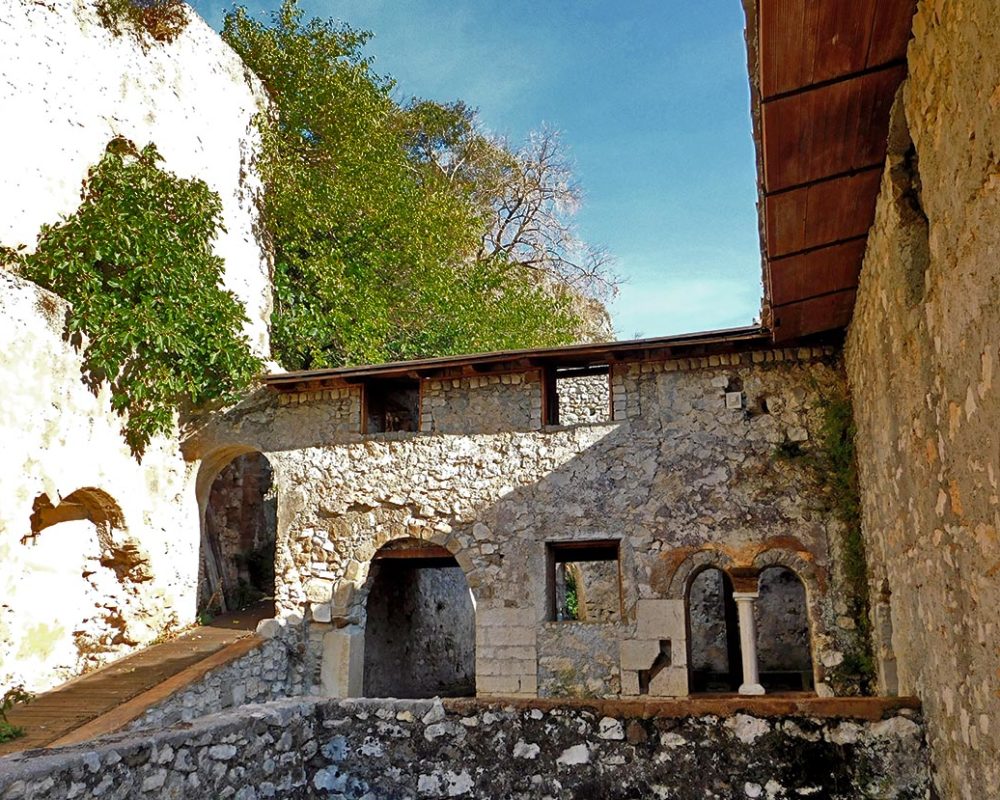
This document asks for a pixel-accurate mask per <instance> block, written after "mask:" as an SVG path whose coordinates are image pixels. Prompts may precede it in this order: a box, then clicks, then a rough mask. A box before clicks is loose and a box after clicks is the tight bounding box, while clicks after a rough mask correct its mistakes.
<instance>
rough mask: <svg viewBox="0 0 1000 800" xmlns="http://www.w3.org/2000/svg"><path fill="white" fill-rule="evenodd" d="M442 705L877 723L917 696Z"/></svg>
mask: <svg viewBox="0 0 1000 800" xmlns="http://www.w3.org/2000/svg"><path fill="white" fill-rule="evenodd" d="M442 703H443V704H444V707H445V708H446V709H447V710H449V711H453V712H454V713H457V714H472V713H475V712H478V711H480V710H482V709H483V708H487V707H490V706H494V707H495V706H505V707H513V708H523V709H525V710H528V709H535V708H537V709H540V710H542V711H550V710H553V709H558V708H572V709H590V710H593V711H594V712H595V713H597V714H601V715H602V716H606V717H628V718H640V719H650V718H654V717H667V718H682V717H703V716H709V715H711V716H717V717H731V716H734V715H736V714H750V715H752V716H755V717H788V716H801V717H816V718H820V719H854V720H865V721H868V722H878V721H880V720H883V719H886V718H888V717H891V716H893V715H895V714H896V713H898V712H899V711H901V710H911V711H915V712H919V711H920V700H919V699H918V698H916V697H818V696H817V695H814V694H809V693H805V692H788V693H781V694H773V695H763V696H756V697H746V696H743V695H738V694H712V695H693V696H689V697H677V698H658V699H655V700H654V699H642V700H638V699H618V698H594V699H590V698H570V697H560V698H556V697H524V696H517V697H512V696H500V695H490V696H480V697H460V698H445V699H444V700H442Z"/></svg>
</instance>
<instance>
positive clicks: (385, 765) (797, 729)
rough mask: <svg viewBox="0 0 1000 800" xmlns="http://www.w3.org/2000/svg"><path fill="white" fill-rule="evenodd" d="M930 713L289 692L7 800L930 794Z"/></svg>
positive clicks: (104, 749)
mask: <svg viewBox="0 0 1000 800" xmlns="http://www.w3.org/2000/svg"><path fill="white" fill-rule="evenodd" d="M927 784H928V777H927V767H926V764H925V753H924V747H923V737H922V731H921V726H920V720H919V718H918V717H916V716H915V714H914V713H913V712H911V711H897V712H889V713H888V714H887V715H886V717H885V718H884V719H881V720H878V721H865V720H858V719H818V718H811V717H808V716H801V715H799V716H785V717H773V718H765V717H758V716H752V715H749V714H736V715H733V716H730V717H727V718H722V717H719V716H714V715H712V716H708V715H706V716H687V717H684V716H681V717H653V718H647V717H645V716H643V715H641V714H637V713H635V712H632V713H630V712H629V711H628V710H626V709H622V710H621V711H620V712H615V711H610V712H609V713H607V714H606V713H605V712H604V711H601V710H598V709H591V708H587V707H559V706H553V707H547V708H526V707H514V706H486V705H481V704H474V703H468V702H466V703H461V702H459V703H454V704H452V703H448V704H447V706H445V705H442V704H441V702H440V701H427V700H424V701H400V700H395V701H394V700H354V701H340V702H335V701H329V700H327V701H315V700H314V701H303V700H284V701H279V702H276V703H269V704H267V705H262V706H256V707H253V708H251V709H241V710H240V711H237V712H230V713H228V714H221V715H218V716H214V717H208V718H205V719H203V720H199V721H196V722H195V723H194V724H193V725H191V726H190V727H184V728H175V729H172V730H164V731H156V732H151V733H144V734H142V735H129V734H121V735H117V736H113V737H108V738H105V739H103V740H98V741H95V742H93V743H88V744H86V745H81V746H78V747H74V748H66V749H61V750H55V751H34V754H33V755H21V756H13V757H10V758H7V759H3V760H0V798H3V800H63V799H64V798H69V797H72V798H76V800H89V799H90V798H94V797H116V798H123V797H130V798H133V797H134V798H142V797H156V798H163V800H181V799H182V798H188V797H219V798H223V797H232V798H235V800H265V798H279V797H280V798H313V797H316V798H319V797H354V798H362V797H365V798H376V797H377V798H384V799H385V800H398V799H399V798H417V797H420V798H429V799H430V798H444V797H467V798H500V797H503V798H524V799H525V800H526V799H527V798H543V797H547V798H552V799H553V800H555V799H556V798H567V799H568V798H574V797H584V796H588V797H600V798H604V800H618V798H632V797H663V798H666V797H669V798H674V799H675V800H733V798H762V799H763V798H767V800H777V798H791V797H822V798H825V799H826V800H862V799H863V798H879V799H880V800H918V799H919V800H923V798H925V797H926V796H927Z"/></svg>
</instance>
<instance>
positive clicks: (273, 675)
mask: <svg viewBox="0 0 1000 800" xmlns="http://www.w3.org/2000/svg"><path fill="white" fill-rule="evenodd" d="M289 672H290V670H289V652H288V646H287V645H286V644H285V642H284V641H283V640H282V639H280V638H270V639H265V640H264V641H263V643H261V644H260V646H258V647H255V648H253V649H252V650H250V652H248V653H246V655H243V656H240V657H239V658H237V659H235V660H233V661H230V662H229V663H228V664H224V665H222V666H220V667H217V668H215V669H212V670H210V671H209V672H207V673H205V675H204V676H203V677H202V678H200V679H199V680H197V681H194V682H192V683H189V684H188V685H186V686H185V687H184V688H183V689H182V690H180V691H178V692H176V693H175V694H173V695H171V696H170V697H168V698H167V699H166V700H164V701H162V702H160V703H157V704H156V705H155V706H152V707H150V708H148V709H147V710H146V711H145V712H144V713H143V714H142V716H141V717H138V718H137V719H135V720H134V721H132V722H131V723H129V725H128V726H127V727H126V728H125V730H130V731H132V730H146V729H154V728H166V727H170V726H172V725H177V724H178V723H188V722H191V721H192V720H195V719H198V718H199V717H204V716H207V715H209V714H217V713H218V712H220V711H224V710H226V709H228V708H234V707H237V706H244V705H251V704H257V703H267V702H270V701H271V700H277V699H279V698H282V697H286V696H288V694H289V692H288V686H287V680H288V675H289Z"/></svg>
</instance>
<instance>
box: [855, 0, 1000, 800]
mask: <svg viewBox="0 0 1000 800" xmlns="http://www.w3.org/2000/svg"><path fill="white" fill-rule="evenodd" d="M996 11H997V7H996V4H995V3H994V2H992V0H956V1H955V2H950V3H942V2H927V0H924V2H921V3H920V4H919V6H918V9H917V14H916V17H915V18H914V26H913V30H914V39H913V41H912V42H911V43H910V47H909V54H908V59H909V77H908V79H907V81H906V83H905V84H904V86H903V88H902V90H901V95H900V98H899V99H898V100H897V104H896V107H895V109H894V112H893V120H892V125H891V132H890V147H889V157H888V161H887V164H886V169H885V172H884V174H883V178H882V189H881V194H880V197H879V201H878V206H877V210H876V218H875V224H874V226H873V228H872V230H871V233H870V235H869V239H868V249H867V253H866V256H865V261H864V267H863V269H862V273H861V284H860V287H859V291H858V300H857V306H856V309H855V315H854V322H853V323H852V325H851V328H850V331H849V336H848V342H847V371H848V375H849V379H850V384H851V388H852V391H853V400H854V410H855V417H856V421H857V429H858V435H857V449H858V462H859V468H860V473H861V486H862V499H863V514H864V531H865V540H866V543H867V547H868V562H869V565H870V568H871V580H872V584H871V590H872V602H873V605H874V613H875V622H876V635H877V637H878V641H877V649H878V655H879V665H880V668H881V676H880V679H881V682H882V687H883V689H884V690H886V691H890V692H893V691H898V692H900V693H903V694H909V693H916V694H917V695H919V696H920V697H921V699H922V700H923V703H924V708H925V711H926V714H927V720H928V737H929V742H930V750H931V755H932V758H933V763H934V766H935V780H936V782H937V785H938V790H939V792H940V794H941V796H942V797H955V798H959V797H960V798H970V799H971V798H980V797H987V796H990V795H992V794H995V793H996V787H997V785H1000V727H998V726H1000V694H998V691H997V674H998V669H1000V632H998V629H997V608H1000V581H998V575H1000V534H998V530H1000V516H998V511H997V509H998V504H1000V491H998V481H1000V459H998V454H1000V402H998V396H997V377H996V375H997V370H998V368H1000V351H998V340H1000V283H998V275H1000V272H998V270H997V253H998V252H1000V172H998V167H997V153H1000V128H998V126H997V114H998V109H1000V29H998V27H997V24H996Z"/></svg>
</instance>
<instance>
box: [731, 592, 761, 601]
mask: <svg viewBox="0 0 1000 800" xmlns="http://www.w3.org/2000/svg"><path fill="white" fill-rule="evenodd" d="M758 597H760V592H733V600H756V599H757V598H758Z"/></svg>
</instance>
